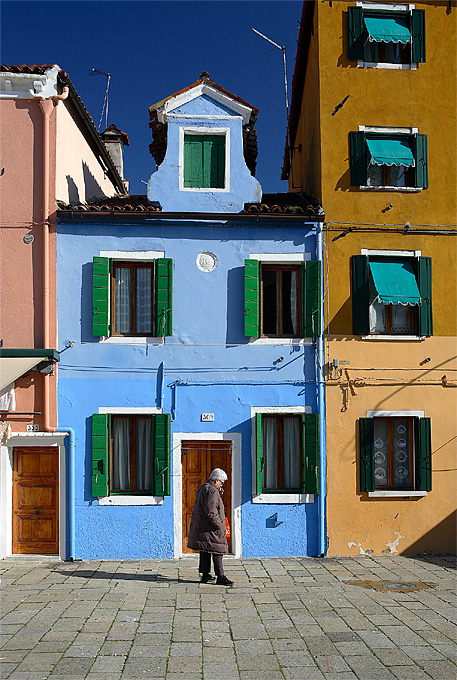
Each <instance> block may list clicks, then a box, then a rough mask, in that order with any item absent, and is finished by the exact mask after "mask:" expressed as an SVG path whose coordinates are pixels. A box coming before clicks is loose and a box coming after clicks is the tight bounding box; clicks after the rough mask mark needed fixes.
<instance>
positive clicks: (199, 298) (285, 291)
mask: <svg viewBox="0 0 457 680" xmlns="http://www.w3.org/2000/svg"><path fill="white" fill-rule="evenodd" d="M150 111H151V120H152V127H153V135H154V137H153V140H154V141H153V144H152V145H151V152H152V153H153V155H154V157H155V159H156V163H157V164H158V169H157V171H156V172H155V173H153V175H152V176H151V179H150V181H149V185H148V197H147V198H146V197H134V196H131V197H124V198H121V197H119V198H117V199H107V200H106V201H101V202H96V203H93V204H86V205H84V206H73V207H70V206H67V207H65V208H63V209H62V210H60V214H59V223H58V227H57V231H58V233H57V279H58V280H57V302H58V318H59V346H60V347H62V346H65V347H66V349H65V351H63V352H61V356H60V363H59V376H58V415H59V426H60V427H61V428H67V429H68V430H69V431H71V437H70V440H71V441H70V443H69V447H68V465H67V477H68V493H67V497H66V504H67V512H66V516H67V517H68V526H67V532H66V533H67V535H68V541H67V555H66V557H70V558H83V559H115V558H124V559H125V558H147V557H149V558H150V557H152V558H171V557H181V556H182V555H184V554H186V553H187V552H189V551H188V549H187V546H186V542H187V533H188V529H189V523H190V516H191V511H192V505H193V501H194V498H195V492H196V490H197V488H198V486H199V485H200V484H201V483H203V481H205V479H206V478H207V476H208V474H209V472H210V471H211V470H212V469H213V468H214V467H221V468H223V469H225V470H226V472H227V474H228V481H227V483H226V485H225V494H224V504H225V507H226V514H227V517H228V519H229V522H230V528H231V532H230V538H229V548H230V552H231V553H232V554H233V555H235V556H243V557H262V556H263V557H268V556H288V555H309V556H314V555H320V554H324V553H325V484H324V479H325V456H324V445H325V442H324V428H323V420H324V386H323V375H322V372H321V371H322V368H321V367H322V366H323V347H322V335H321V332H322V331H321V276H322V272H321V260H322V253H321V249H322V246H321V244H322V240H321V228H322V220H323V216H322V215H319V214H318V212H319V210H318V207H317V206H315V205H313V204H310V203H309V201H307V200H306V198H305V197H302V196H298V195H274V196H270V197H265V196H264V197H263V198H262V194H261V189H260V185H259V184H258V182H257V180H255V178H254V176H253V174H252V173H253V168H255V133H254V132H253V124H254V123H255V117H256V113H257V112H256V109H254V107H251V106H250V105H249V104H247V103H246V102H243V100H240V99H239V98H237V97H235V96H234V95H231V94H230V93H228V92H227V91H225V90H223V89H222V88H219V87H218V86H217V85H216V84H214V83H213V82H212V81H211V80H210V79H209V77H207V74H202V76H201V78H200V80H199V81H197V83H196V84H194V85H193V86H191V87H190V88H186V89H185V90H183V91H181V92H180V93H177V94H176V95H173V97H170V98H168V99H167V100H164V101H163V102H159V104H157V105H155V107H151V110H150ZM249 166H251V167H249ZM291 205H292V206H294V207H293V208H291V207H290V206H291Z"/></svg>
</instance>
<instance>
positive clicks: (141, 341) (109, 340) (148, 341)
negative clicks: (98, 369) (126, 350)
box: [100, 335, 168, 345]
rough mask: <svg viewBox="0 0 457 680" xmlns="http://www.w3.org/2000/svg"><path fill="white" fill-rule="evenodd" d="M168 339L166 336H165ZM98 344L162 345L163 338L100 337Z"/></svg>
mask: <svg viewBox="0 0 457 680" xmlns="http://www.w3.org/2000/svg"><path fill="white" fill-rule="evenodd" d="M166 337H168V336H166ZM100 342H101V343H103V344H104V345H164V344H165V343H164V340H163V338H154V337H149V336H136V335H135V336H133V335H130V336H126V335H112V336H111V337H106V336H105V337H100Z"/></svg>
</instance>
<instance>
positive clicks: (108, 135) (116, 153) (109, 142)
mask: <svg viewBox="0 0 457 680" xmlns="http://www.w3.org/2000/svg"><path fill="white" fill-rule="evenodd" d="M101 138H102V139H103V142H104V144H105V146H106V149H107V151H108V153H109V155H110V156H111V158H112V161H113V163H114V165H115V166H116V170H117V171H118V173H119V175H120V177H121V179H122V181H123V182H124V185H125V188H126V191H128V184H129V182H128V180H125V179H124V146H130V144H129V138H128V136H127V135H126V134H125V132H122V130H119V128H118V127H116V126H115V125H114V123H113V124H111V125H110V126H109V127H108V128H106V130H105V131H104V132H102V134H101Z"/></svg>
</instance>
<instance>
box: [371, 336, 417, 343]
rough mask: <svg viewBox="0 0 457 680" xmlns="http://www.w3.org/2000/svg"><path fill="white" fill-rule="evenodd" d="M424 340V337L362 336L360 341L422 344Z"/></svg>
mask: <svg viewBox="0 0 457 680" xmlns="http://www.w3.org/2000/svg"><path fill="white" fill-rule="evenodd" d="M425 338H426V336H425V335H362V340H393V341H397V340H400V341H405V340H406V341H408V342H422V341H423V340H425Z"/></svg>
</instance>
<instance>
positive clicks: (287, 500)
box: [251, 406, 314, 505]
mask: <svg viewBox="0 0 457 680" xmlns="http://www.w3.org/2000/svg"><path fill="white" fill-rule="evenodd" d="M257 413H277V414H278V415H287V414H290V413H312V408H311V406H253V407H251V461H252V497H251V501H252V503H259V504H264V505H265V504H271V505H286V504H288V505H297V504H302V503H314V494H312V493H262V494H259V495H257V494H256V493H255V488H254V483H255V478H256V474H257V469H256V425H255V416H256V414H257Z"/></svg>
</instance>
